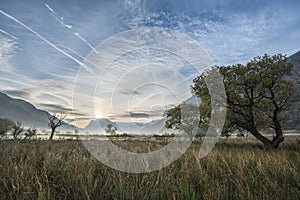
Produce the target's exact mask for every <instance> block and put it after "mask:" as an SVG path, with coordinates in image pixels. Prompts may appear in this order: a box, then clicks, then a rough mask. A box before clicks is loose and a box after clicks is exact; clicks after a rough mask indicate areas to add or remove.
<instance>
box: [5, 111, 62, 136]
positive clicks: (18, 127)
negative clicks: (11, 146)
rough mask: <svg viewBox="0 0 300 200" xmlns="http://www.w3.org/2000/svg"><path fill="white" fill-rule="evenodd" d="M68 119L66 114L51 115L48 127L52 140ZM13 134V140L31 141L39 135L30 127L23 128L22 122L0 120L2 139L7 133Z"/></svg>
mask: <svg viewBox="0 0 300 200" xmlns="http://www.w3.org/2000/svg"><path fill="white" fill-rule="evenodd" d="M65 117H66V115H64V114H57V113H55V114H53V115H49V116H48V119H49V124H48V127H49V128H50V129H51V134H50V138H49V139H50V140H52V139H53V136H54V134H55V131H56V129H57V128H58V127H59V126H61V125H63V120H64V118H65ZM8 132H11V136H12V138H13V139H31V138H32V137H33V136H35V135H36V134H37V129H36V128H34V127H30V128H27V129H25V128H24V127H22V124H21V122H16V123H15V122H14V121H12V120H11V119H7V118H0V138H3V137H4V136H7V133H8Z"/></svg>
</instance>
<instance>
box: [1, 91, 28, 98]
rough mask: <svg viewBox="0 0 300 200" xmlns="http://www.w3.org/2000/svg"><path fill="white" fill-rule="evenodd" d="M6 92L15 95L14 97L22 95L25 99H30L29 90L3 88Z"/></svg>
mask: <svg viewBox="0 0 300 200" xmlns="http://www.w3.org/2000/svg"><path fill="white" fill-rule="evenodd" d="M2 92H3V93H5V94H8V95H10V96H14V97H21V98H24V99H28V97H29V96H30V94H28V92H27V91H20V90H3V91H2Z"/></svg>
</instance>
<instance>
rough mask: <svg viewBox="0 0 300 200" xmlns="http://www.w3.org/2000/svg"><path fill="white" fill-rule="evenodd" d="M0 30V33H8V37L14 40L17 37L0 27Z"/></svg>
mask: <svg viewBox="0 0 300 200" xmlns="http://www.w3.org/2000/svg"><path fill="white" fill-rule="evenodd" d="M0 32H1V33H4V34H5V35H8V36H9V37H11V38H13V39H15V40H17V39H18V38H17V37H15V36H13V35H12V34H10V33H8V32H6V31H4V30H2V29H0Z"/></svg>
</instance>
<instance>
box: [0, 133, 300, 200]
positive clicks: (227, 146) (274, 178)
mask: <svg viewBox="0 0 300 200" xmlns="http://www.w3.org/2000/svg"><path fill="white" fill-rule="evenodd" d="M299 139H300V138H299V137H298V138H297V137H290V138H287V139H286V141H285V142H284V143H283V145H282V146H281V147H280V148H279V149H276V150H274V149H266V148H264V147H263V146H262V145H261V144H260V143H258V142H256V140H254V139H230V140H226V139H225V140H221V141H219V143H218V144H217V145H216V147H215V148H214V149H213V151H212V152H211V153H210V154H209V155H208V156H207V157H205V158H204V159H201V160H200V159H198V157H197V155H198V151H199V149H200V142H196V143H194V144H193V145H192V146H191V148H190V149H189V150H188V151H187V152H186V153H185V154H184V155H183V156H182V157H181V158H180V159H179V160H177V161H176V162H174V163H173V164H171V165H170V166H168V167H166V168H163V169H161V170H159V171H155V172H151V173H144V174H129V173H124V172H120V171H116V170H114V169H111V168H109V167H107V166H105V165H103V164H102V163H100V162H99V161H97V160H96V159H94V158H93V157H91V155H90V154H89V153H88V152H87V150H86V149H85V148H84V146H83V145H82V144H81V143H80V141H13V140H3V141H0V197H1V199H300V151H299V150H300V144H299V143H298V142H297V141H299ZM115 143H118V144H119V145H120V146H122V148H125V149H129V150H132V151H137V152H145V151H146V152H147V151H149V150H153V149H157V148H159V147H160V145H162V144H161V143H155V142H138V141H120V142H115ZM143 147H144V148H143Z"/></svg>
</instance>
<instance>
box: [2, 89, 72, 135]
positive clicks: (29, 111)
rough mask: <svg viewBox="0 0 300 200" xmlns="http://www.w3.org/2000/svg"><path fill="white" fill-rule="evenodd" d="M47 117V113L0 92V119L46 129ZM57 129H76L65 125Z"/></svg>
mask: <svg viewBox="0 0 300 200" xmlns="http://www.w3.org/2000/svg"><path fill="white" fill-rule="evenodd" d="M49 115H50V114H49V113H48V112H47V111H44V110H40V109H37V108H36V107H34V106H33V105H32V104H31V103H29V102H27V101H24V100H22V99H14V98H11V97H9V96H8V95H6V94H4V93H1V92H0V118H9V119H11V120H13V121H14V122H17V121H19V122H21V123H22V126H27V127H29V126H34V127H36V128H40V129H48V123H49V120H48V116H49ZM59 129H62V130H74V129H76V127H75V126H73V125H70V124H67V123H65V125H64V126H61V127H60V128H59Z"/></svg>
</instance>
